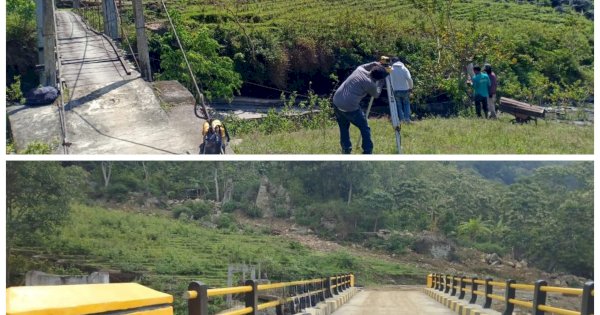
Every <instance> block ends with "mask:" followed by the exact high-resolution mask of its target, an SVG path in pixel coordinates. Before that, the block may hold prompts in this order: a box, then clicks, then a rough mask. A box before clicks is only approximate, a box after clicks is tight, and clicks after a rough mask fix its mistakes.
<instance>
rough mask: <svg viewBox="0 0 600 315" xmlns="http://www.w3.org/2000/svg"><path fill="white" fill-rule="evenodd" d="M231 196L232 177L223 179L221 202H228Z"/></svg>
mask: <svg viewBox="0 0 600 315" xmlns="http://www.w3.org/2000/svg"><path fill="white" fill-rule="evenodd" d="M232 198H233V179H231V178H228V179H227V180H226V181H225V188H224V190H223V199H222V201H223V203H226V202H230V201H231V199H232Z"/></svg>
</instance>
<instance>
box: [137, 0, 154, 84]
mask: <svg viewBox="0 0 600 315" xmlns="http://www.w3.org/2000/svg"><path fill="white" fill-rule="evenodd" d="M132 4H133V12H134V18H135V34H136V38H137V50H138V62H139V64H140V68H141V69H140V71H141V72H142V78H144V79H145V80H146V81H148V82H151V81H152V69H151V68H150V54H149V53H148V39H147V38H146V25H145V22H144V7H143V6H142V0H133V1H132Z"/></svg>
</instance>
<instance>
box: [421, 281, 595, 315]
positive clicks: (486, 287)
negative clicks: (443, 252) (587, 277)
mask: <svg viewBox="0 0 600 315" xmlns="http://www.w3.org/2000/svg"><path fill="white" fill-rule="evenodd" d="M467 284H468V285H469V288H467ZM427 287H428V288H432V289H435V290H439V291H442V292H445V293H448V294H450V295H452V296H454V295H457V294H458V299H463V298H464V297H465V293H470V295H471V299H470V301H469V303H476V301H477V297H478V296H482V297H484V299H485V302H484V305H483V307H484V308H490V307H491V303H492V300H497V301H502V302H504V303H505V311H504V314H512V312H513V309H514V307H515V306H518V307H521V308H526V309H530V310H531V312H532V313H533V314H540V311H541V312H542V313H543V312H550V313H553V314H559V315H592V314H593V313H594V293H595V291H594V282H593V281H588V282H586V283H585V285H584V287H583V288H564V287H554V286H549V285H548V284H547V282H546V281H544V280H538V281H536V282H535V284H533V285H532V284H522V283H515V281H513V280H507V281H504V282H502V281H494V280H492V279H489V278H488V279H485V280H483V279H477V278H467V277H457V276H454V275H453V276H449V275H442V274H429V275H428V276H427ZM494 288H501V289H503V291H504V292H502V293H503V294H504V295H499V294H494V293H493V292H494ZM517 290H522V291H529V292H534V300H533V301H523V300H519V299H516V298H515V296H516V292H517ZM547 293H556V294H563V295H571V296H579V297H581V307H580V310H579V311H575V310H568V309H563V308H558V307H554V306H550V305H546V297H547Z"/></svg>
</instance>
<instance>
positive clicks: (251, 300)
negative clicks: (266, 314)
mask: <svg viewBox="0 0 600 315" xmlns="http://www.w3.org/2000/svg"><path fill="white" fill-rule="evenodd" d="M245 285H249V286H251V287H252V291H251V292H247V293H246V295H245V301H246V307H252V312H251V313H249V314H252V315H256V314H257V312H258V309H257V306H258V284H257V282H256V280H246V283H245Z"/></svg>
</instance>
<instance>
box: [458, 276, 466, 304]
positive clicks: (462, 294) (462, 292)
mask: <svg viewBox="0 0 600 315" xmlns="http://www.w3.org/2000/svg"><path fill="white" fill-rule="evenodd" d="M465 284H466V283H465V276H461V277H460V289H459V292H458V299H459V300H462V299H464V298H465Z"/></svg>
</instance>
